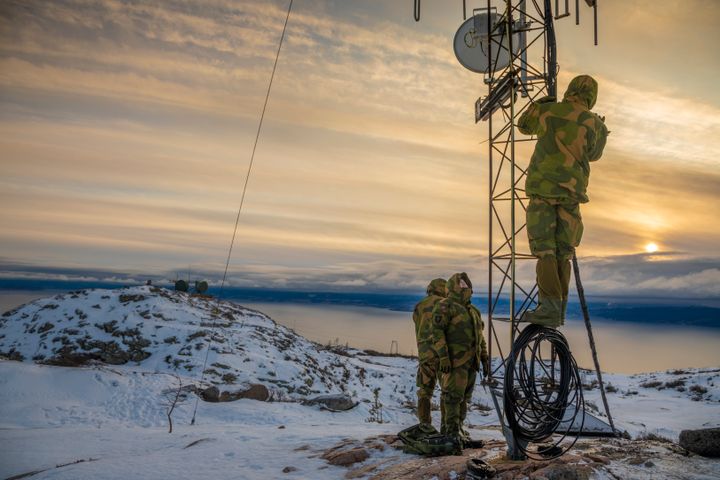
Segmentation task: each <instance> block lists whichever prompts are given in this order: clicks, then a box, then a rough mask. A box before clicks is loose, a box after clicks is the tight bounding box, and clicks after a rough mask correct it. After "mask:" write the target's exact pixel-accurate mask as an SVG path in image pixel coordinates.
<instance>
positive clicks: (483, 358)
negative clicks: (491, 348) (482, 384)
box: [480, 354, 490, 377]
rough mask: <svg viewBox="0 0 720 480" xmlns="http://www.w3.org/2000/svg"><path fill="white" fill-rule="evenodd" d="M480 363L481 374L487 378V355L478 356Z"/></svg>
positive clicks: (488, 360) (488, 369) (488, 373)
mask: <svg viewBox="0 0 720 480" xmlns="http://www.w3.org/2000/svg"><path fill="white" fill-rule="evenodd" d="M480 363H481V364H482V368H483V374H484V375H485V376H486V377H487V376H488V375H490V359H489V358H488V356H487V354H486V355H481V356H480Z"/></svg>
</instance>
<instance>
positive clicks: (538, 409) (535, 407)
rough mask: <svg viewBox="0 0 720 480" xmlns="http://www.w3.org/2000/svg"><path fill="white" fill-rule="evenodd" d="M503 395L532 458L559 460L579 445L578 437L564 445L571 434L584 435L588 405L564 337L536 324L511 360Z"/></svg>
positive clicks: (517, 438)
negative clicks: (573, 432) (579, 433)
mask: <svg viewBox="0 0 720 480" xmlns="http://www.w3.org/2000/svg"><path fill="white" fill-rule="evenodd" d="M503 393H504V395H503V397H504V410H505V417H506V419H507V422H508V426H509V427H510V429H511V430H512V432H513V435H514V437H515V443H516V445H517V446H518V447H519V448H520V450H522V452H523V453H524V454H525V455H527V456H528V457H529V458H532V459H535V460H549V459H552V458H557V457H559V456H561V455H563V454H565V453H566V452H567V451H568V450H570V449H571V448H572V447H573V445H575V442H576V441H577V436H573V439H572V441H571V442H569V443H567V442H566V443H565V444H563V445H561V443H562V442H563V440H565V438H566V437H568V435H569V433H570V431H571V430H574V431H582V428H583V425H584V423H585V402H584V398H583V393H582V382H581V379H580V373H579V372H578V367H577V364H576V363H575V359H574V358H573V356H572V352H570V347H569V346H568V343H567V340H566V339H565V337H564V336H563V334H562V333H560V332H559V331H557V330H555V329H552V328H547V327H542V326H539V325H532V324H531V325H529V326H527V327H526V328H525V329H524V330H523V331H522V332H521V333H520V335H519V336H518V337H517V339H516V340H515V343H514V344H513V348H512V352H511V353H510V356H509V357H508V361H507V365H506V371H505V383H504V392H503ZM568 409H571V410H570V414H566V412H568ZM578 415H580V418H579V423H580V426H579V428H577V425H576V420H578Z"/></svg>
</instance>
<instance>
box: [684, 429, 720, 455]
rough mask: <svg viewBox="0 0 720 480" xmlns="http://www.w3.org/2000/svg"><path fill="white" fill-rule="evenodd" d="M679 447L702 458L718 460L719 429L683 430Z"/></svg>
mask: <svg viewBox="0 0 720 480" xmlns="http://www.w3.org/2000/svg"><path fill="white" fill-rule="evenodd" d="M680 446H681V447H683V448H685V449H687V450H689V451H691V452H693V453H697V454H698V455H702V456H703V457H711V458H720V428H703V429H701V430H683V431H682V432H680Z"/></svg>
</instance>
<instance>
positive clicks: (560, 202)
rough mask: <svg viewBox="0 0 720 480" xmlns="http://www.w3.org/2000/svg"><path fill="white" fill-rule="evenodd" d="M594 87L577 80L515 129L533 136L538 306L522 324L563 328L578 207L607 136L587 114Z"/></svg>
mask: <svg viewBox="0 0 720 480" xmlns="http://www.w3.org/2000/svg"><path fill="white" fill-rule="evenodd" d="M597 91H598V84H597V82H596V81H595V79H593V78H592V77H590V76H588V75H580V76H577V77H575V78H574V79H573V80H572V81H571V82H570V84H569V85H568V89H567V91H566V92H565V97H564V98H563V100H562V102H555V98H554V97H544V98H542V99H540V100H538V101H537V102H535V103H533V104H531V105H530V106H529V107H528V109H527V110H526V111H525V112H524V113H523V114H522V115H521V116H520V119H519V120H518V122H517V127H518V129H519V130H520V132H522V133H524V134H526V135H537V144H536V145H535V151H534V153H533V156H532V159H531V160H530V166H529V167H528V171H527V179H526V182H525V193H526V194H527V196H528V197H529V198H530V201H529V203H528V207H527V232H528V238H529V240H530V251H531V252H532V254H533V255H535V256H536V257H537V258H538V260H537V266H536V273H537V283H538V303H539V304H538V306H537V308H536V309H535V310H533V311H528V312H525V314H524V315H523V318H522V320H523V321H528V322H531V323H536V324H539V325H544V326H548V327H558V326H560V325H563V324H564V323H565V310H566V308H567V299H568V287H569V283H570V268H571V266H570V260H571V259H572V257H573V254H574V253H575V247H577V246H578V245H580V239H581V238H582V233H583V224H582V217H581V216H580V203H586V202H587V201H588V197H587V193H586V190H587V185H588V179H589V176H590V162H594V161H596V160H598V159H599V158H600V156H601V155H602V152H603V148H605V141H606V140H607V136H608V133H609V132H608V130H607V128H606V127H605V123H604V120H605V119H604V118H603V117H600V116H598V115H596V114H595V113H593V112H591V111H590V109H591V108H592V107H593V105H595V101H596V100H597Z"/></svg>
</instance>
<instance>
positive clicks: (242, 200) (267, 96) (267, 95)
mask: <svg viewBox="0 0 720 480" xmlns="http://www.w3.org/2000/svg"><path fill="white" fill-rule="evenodd" d="M292 4H293V0H290V3H289V4H288V10H287V15H286V16H285V24H284V25H283V29H282V34H281V35H280V42H279V43H278V48H277V53H276V54H275V63H274V64H273V68H272V73H271V74H270V82H269V83H268V88H267V92H266V93H265V103H263V108H262V113H261V114H260V122H259V123H258V128H257V133H256V134H255V143H254V144H253V149H252V154H251V155H250V164H249V165H248V170H247V173H246V174H245V184H244V185H243V190H242V196H241V197H240V206H239V207H238V212H237V216H236V217H235V227H234V228H233V234H232V239H231V240H230V248H229V249H228V254H227V260H226V261H225V271H224V272H223V277H222V282H221V283H220V292H219V293H218V295H217V297H216V309H217V305H219V304H220V298H221V297H222V294H223V290H224V288H225V280H226V279H227V272H228V268H229V267H230V257H231V256H232V251H233V246H234V245H235V237H236V236H237V230H238V225H239V224H240V213H241V212H242V208H243V205H244V203H245V193H246V192H247V187H248V182H249V181H250V173H251V172H252V167H253V163H254V162H255V151H256V150H257V145H258V140H259V139H260V132H261V131H262V125H263V120H264V119H265V110H267V105H268V100H269V99H270V90H271V89H272V84H273V79H274V78H275V70H277V64H278V59H279V58H280V50H281V49H282V44H283V40H284V39H285V32H286V31H287V25H288V20H289V19H290V11H291V10H292ZM216 319H217V312H213V322H212V325H211V327H210V336H209V337H208V345H207V349H206V350H205V360H204V362H203V368H202V374H201V376H200V384H202V382H203V381H204V380H205V368H206V367H207V362H208V357H209V356H210V347H211V346H212V338H213V335H212V334H213V333H214V331H215V323H216V322H215V321H216ZM199 402H200V396H199V395H197V396H196V398H195V408H194V409H193V416H192V420H191V421H190V425H195V416H196V414H197V409H198V404H199Z"/></svg>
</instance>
